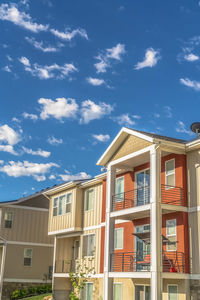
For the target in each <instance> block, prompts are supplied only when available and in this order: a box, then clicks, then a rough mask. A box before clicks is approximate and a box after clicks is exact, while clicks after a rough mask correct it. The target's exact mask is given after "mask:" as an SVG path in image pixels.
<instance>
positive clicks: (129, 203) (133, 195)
mask: <svg viewBox="0 0 200 300" xmlns="http://www.w3.org/2000/svg"><path fill="white" fill-rule="evenodd" d="M161 201H162V204H168V205H176V206H183V202H184V201H183V188H181V187H177V186H169V185H165V184H161ZM149 203H150V186H145V187H140V188H137V189H134V190H130V191H126V192H124V193H120V194H116V195H114V196H113V198H112V212H116V211H120V210H124V209H130V208H134V207H140V206H144V205H147V204H149Z"/></svg>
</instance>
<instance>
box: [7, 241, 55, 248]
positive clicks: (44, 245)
mask: <svg viewBox="0 0 200 300" xmlns="http://www.w3.org/2000/svg"><path fill="white" fill-rule="evenodd" d="M7 244H9V245H24V246H40V247H53V244H42V243H29V242H18V241H7Z"/></svg>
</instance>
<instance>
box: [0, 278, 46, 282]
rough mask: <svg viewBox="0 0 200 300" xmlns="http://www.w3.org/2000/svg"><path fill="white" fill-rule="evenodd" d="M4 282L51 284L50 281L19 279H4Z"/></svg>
mask: <svg viewBox="0 0 200 300" xmlns="http://www.w3.org/2000/svg"><path fill="white" fill-rule="evenodd" d="M3 281H4V282H30V283H45V282H47V283H51V280H47V281H46V280H45V281H44V280H41V279H21V278H5V279H4V280H3Z"/></svg>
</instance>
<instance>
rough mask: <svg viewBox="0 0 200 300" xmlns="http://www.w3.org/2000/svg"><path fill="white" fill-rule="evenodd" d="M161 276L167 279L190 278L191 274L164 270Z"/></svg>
mask: <svg viewBox="0 0 200 300" xmlns="http://www.w3.org/2000/svg"><path fill="white" fill-rule="evenodd" d="M161 277H162V278H165V279H190V274H186V273H170V272H163V273H161Z"/></svg>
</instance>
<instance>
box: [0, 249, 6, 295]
mask: <svg viewBox="0 0 200 300" xmlns="http://www.w3.org/2000/svg"><path fill="white" fill-rule="evenodd" d="M6 248H7V245H6V244H5V245H3V250H2V257H1V272H0V299H1V298H2V289H3V281H4V279H3V276H4V268H5V261H6V250H7V249H6Z"/></svg>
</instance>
